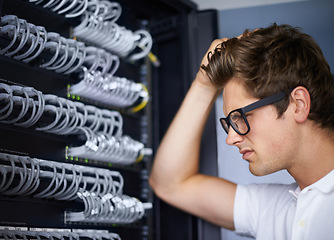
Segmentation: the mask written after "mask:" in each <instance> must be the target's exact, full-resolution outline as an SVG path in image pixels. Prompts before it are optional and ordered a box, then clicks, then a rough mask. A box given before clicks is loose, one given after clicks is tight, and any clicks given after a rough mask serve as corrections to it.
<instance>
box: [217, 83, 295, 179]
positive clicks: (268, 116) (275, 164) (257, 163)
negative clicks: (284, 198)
mask: <svg viewBox="0 0 334 240" xmlns="http://www.w3.org/2000/svg"><path fill="white" fill-rule="evenodd" d="M257 100H259V99H257V98H254V97H252V96H250V95H249V94H247V93H246V91H245V89H244V87H243V85H242V84H241V81H240V80H238V79H233V80H231V81H230V82H228V84H227V85H226V86H225V88H224V91H223V111H224V115H225V116H227V115H228V114H229V113H230V112H231V111H232V110H234V109H237V108H241V107H244V106H246V105H249V104H251V103H253V102H255V101H257ZM246 115H247V120H248V122H249V125H250V132H249V133H248V134H247V135H244V136H241V135H239V134H237V133H236V132H235V131H234V130H233V128H232V127H230V129H229V133H228V135H227V138H226V143H227V144H229V145H233V146H236V147H238V148H239V152H240V154H242V156H243V159H245V160H246V161H248V162H249V169H250V171H251V172H252V173H253V174H254V175H257V176H262V175H267V174H270V173H273V172H276V171H279V170H282V169H289V168H290V167H291V165H292V164H293V162H292V160H293V159H295V155H296V151H295V149H297V148H296V147H297V146H295V145H296V144H297V142H298V141H297V139H295V138H296V137H294V136H296V135H294V134H292V133H293V130H294V128H293V126H294V125H293V124H294V121H293V118H291V117H289V114H288V113H286V112H285V113H284V114H283V116H281V117H280V118H278V116H277V112H276V109H275V108H274V106H273V105H268V106H264V107H261V108H258V109H256V110H253V111H251V112H249V113H247V114H246Z"/></svg>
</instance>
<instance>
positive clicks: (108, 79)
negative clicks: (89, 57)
mask: <svg viewBox="0 0 334 240" xmlns="http://www.w3.org/2000/svg"><path fill="white" fill-rule="evenodd" d="M70 93H71V94H74V95H79V96H81V97H85V98H87V99H92V100H96V101H99V102H101V103H104V104H108V105H110V106H114V107H119V108H125V107H130V106H133V105H135V103H137V102H140V103H139V105H137V106H138V107H136V108H135V111H139V110H141V109H142V108H144V107H145V106H146V104H147V102H148V98H149V93H148V90H147V88H146V86H145V85H144V84H141V83H136V82H134V81H132V80H128V79H127V78H123V77H117V76H113V75H112V74H106V75H104V76H103V75H102V73H101V72H99V71H97V72H94V71H93V72H89V71H85V73H84V76H83V80H81V81H80V82H79V83H77V84H74V85H72V86H71V87H70Z"/></svg>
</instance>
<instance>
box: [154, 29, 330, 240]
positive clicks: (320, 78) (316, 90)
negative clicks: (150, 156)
mask: <svg viewBox="0 0 334 240" xmlns="http://www.w3.org/2000/svg"><path fill="white" fill-rule="evenodd" d="M222 90H223V111H224V114H225V116H226V118H222V119H221V123H222V126H223V128H224V129H225V131H226V132H227V134H228V135H227V139H226V142H227V143H228V144H229V145H232V146H236V147H238V148H239V151H240V154H242V157H243V159H245V160H246V161H248V162H249V169H250V171H251V172H252V173H253V174H254V175H257V176H262V175H266V174H270V173H273V172H276V171H280V170H282V169H286V170H287V171H288V172H289V173H290V174H291V176H292V177H293V178H294V179H295V181H296V183H295V184H291V185H279V184H259V185H255V184H252V185H248V186H247V185H240V184H239V185H237V184H235V183H232V182H229V181H227V180H225V179H221V178H217V177H212V176H206V175H202V174H199V173H198V167H199V152H200V140H201V136H202V131H203V128H204V125H205V122H206V119H207V117H208V114H209V112H210V109H211V108H212V106H213V104H214V102H215V99H216V97H217V96H218V95H219V94H220V92H221V91H222ZM333 106H334V86H333V78H332V75H331V72H330V69H329V66H328V63H327V62H326V60H325V58H324V57H323V54H322V52H321V50H320V48H319V47H318V45H317V44H316V43H315V42H314V40H313V39H312V38H311V37H310V36H308V35H306V34H304V33H301V32H300V31H299V30H298V29H295V28H292V27H290V26H288V25H281V26H278V25H276V24H273V25H272V26H269V27H268V28H264V29H258V30H256V31H253V32H248V31H246V32H245V33H244V34H243V35H241V36H239V37H238V38H232V39H226V38H224V39H221V40H215V41H214V42H213V43H212V45H211V47H210V48H209V51H208V54H207V56H205V57H204V58H203V60H202V66H201V69H200V71H199V72H198V74H197V76H196V79H195V80H194V82H193V83H192V85H191V87H190V89H189V91H188V93H187V95H186V97H185V99H184V101H183V103H182V105H181V107H180V109H179V111H178V113H177V115H176V116H175V118H174V120H173V122H172V123H171V125H170V127H169V129H168V131H167V133H166V135H165V136H164V138H163V140H162V142H161V145H160V147H159V149H158V151H157V153H156V156H155V161H154V165H153V169H152V173H151V176H150V184H151V186H152V188H153V189H154V191H155V192H156V194H157V195H158V196H159V197H160V198H162V199H163V200H165V201H167V202H169V203H170V204H172V205H174V206H176V207H178V208H180V209H182V210H184V211H187V212H189V213H191V214H194V215H197V216H199V217H201V218H203V219H206V220H208V221H210V222H212V223H214V224H217V225H219V226H221V227H224V228H227V229H231V230H236V232H237V233H239V234H244V235H248V236H252V237H255V238H256V239H265V240H268V239H280V240H281V239H333V236H334V227H333V222H334V171H333V169H334V114H333ZM204 161H205V159H204Z"/></svg>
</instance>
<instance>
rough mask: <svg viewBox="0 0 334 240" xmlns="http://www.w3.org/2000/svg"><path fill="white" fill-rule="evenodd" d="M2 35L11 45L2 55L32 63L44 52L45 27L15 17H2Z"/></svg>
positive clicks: (0, 51)
mask: <svg viewBox="0 0 334 240" xmlns="http://www.w3.org/2000/svg"><path fill="white" fill-rule="evenodd" d="M0 34H1V36H2V37H6V38H7V39H9V41H10V42H9V44H8V45H7V46H5V47H3V48H1V50H0V54H1V55H5V56H8V57H13V58H14V59H17V60H22V61H24V62H30V61H32V60H33V59H35V58H36V57H37V56H39V55H40V53H41V52H42V51H43V50H44V48H45V45H46V42H47V33H46V30H45V28H44V27H41V26H35V25H34V24H31V23H28V22H27V21H26V20H23V19H19V18H18V17H16V16H15V15H6V16H3V17H1V28H0Z"/></svg>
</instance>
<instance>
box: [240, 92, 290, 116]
mask: <svg viewBox="0 0 334 240" xmlns="http://www.w3.org/2000/svg"><path fill="white" fill-rule="evenodd" d="M285 96H286V93H285V92H283V91H280V92H278V93H276V94H274V95H271V96H269V97H265V98H263V99H261V100H259V101H256V102H254V103H252V104H250V105H248V106H246V107H243V108H242V110H243V112H244V113H246V112H250V111H253V110H254V109H257V108H260V107H263V106H266V105H269V104H272V103H275V102H278V101H280V100H282V99H283V98H284V97H285Z"/></svg>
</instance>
